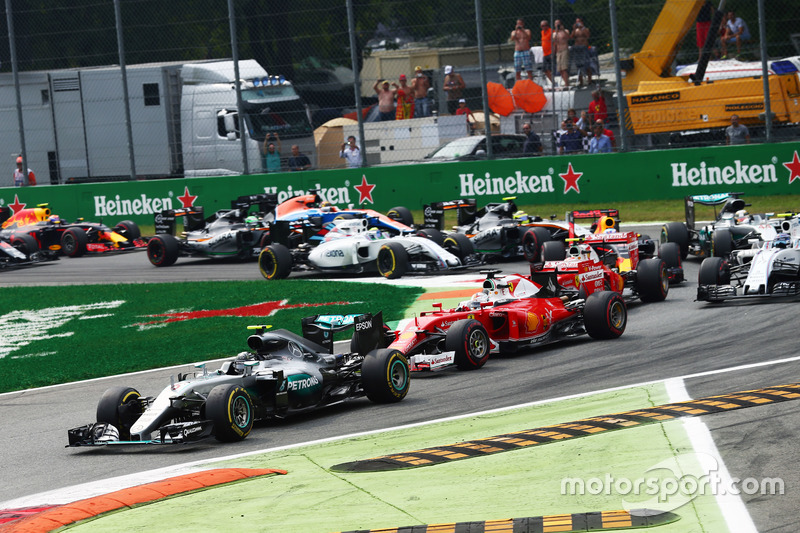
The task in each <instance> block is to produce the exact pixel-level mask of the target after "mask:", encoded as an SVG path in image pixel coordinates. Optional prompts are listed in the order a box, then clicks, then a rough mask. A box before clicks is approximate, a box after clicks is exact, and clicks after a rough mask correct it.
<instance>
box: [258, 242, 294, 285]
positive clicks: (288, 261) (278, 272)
mask: <svg viewBox="0 0 800 533" xmlns="http://www.w3.org/2000/svg"><path fill="white" fill-rule="evenodd" d="M292 263H293V261H292V252H290V251H289V249H288V248H287V247H286V246H284V245H282V244H279V243H277V242H276V243H275V244H270V245H269V246H266V247H265V248H264V249H263V250H261V253H260V254H258V269H259V270H260V271H261V275H262V276H264V277H265V278H267V279H284V278H287V277H289V274H291V272H292Z"/></svg>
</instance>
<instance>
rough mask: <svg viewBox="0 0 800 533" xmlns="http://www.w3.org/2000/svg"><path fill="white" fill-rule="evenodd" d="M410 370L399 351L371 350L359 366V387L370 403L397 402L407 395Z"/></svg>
mask: <svg viewBox="0 0 800 533" xmlns="http://www.w3.org/2000/svg"><path fill="white" fill-rule="evenodd" d="M410 381H411V370H410V369H409V368H408V359H406V356H405V355H403V352H401V351H400V350H393V349H382V350H373V351H371V352H370V353H368V354H367V356H366V357H365V358H364V362H363V363H362V364H361V386H362V387H363V389H364V393H365V394H366V395H367V398H369V399H370V401H372V402H375V403H394V402H399V401H400V400H402V399H403V398H405V397H406V394H408V387H409V384H410Z"/></svg>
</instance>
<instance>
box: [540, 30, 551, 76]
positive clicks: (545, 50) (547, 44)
mask: <svg viewBox="0 0 800 533" xmlns="http://www.w3.org/2000/svg"><path fill="white" fill-rule="evenodd" d="M540 26H541V28H542V55H543V56H544V59H543V60H542V67H543V68H544V75H545V76H547V79H549V80H550V83H552V82H553V56H552V53H553V28H551V27H550V23H549V22H547V21H546V20H543V21H542V22H541V24H540Z"/></svg>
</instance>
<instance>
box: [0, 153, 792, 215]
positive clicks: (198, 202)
mask: <svg viewBox="0 0 800 533" xmlns="http://www.w3.org/2000/svg"><path fill="white" fill-rule="evenodd" d="M799 150H800V145H798V144H797V143H781V144H759V145H744V146H736V147H727V146H720V147H713V148H687V149H675V150H659V151H649V152H635V153H624V154H623V153H619V154H615V153H612V154H597V155H585V154H582V155H574V156H567V155H563V156H549V157H532V158H519V159H503V160H498V161H476V162H463V163H426V164H416V165H404V166H387V167H375V168H364V169H342V170H322V171H308V172H292V173H289V172H286V173H277V174H260V175H251V176H225V177H219V178H181V179H164V180H147V181H129V182H114V183H89V184H75V185H57V186H54V185H47V186H37V187H22V188H2V189H0V207H2V206H7V207H10V208H11V210H12V211H13V212H16V211H18V210H19V209H22V208H23V207H34V206H36V205H38V204H43V203H47V204H49V206H50V208H51V210H52V211H53V213H55V214H58V215H60V216H61V217H62V218H66V219H75V218H78V217H83V218H85V219H87V220H92V221H103V222H106V223H109V224H115V223H117V222H119V221H120V220H133V221H134V222H137V223H139V224H152V221H153V215H154V214H155V213H157V212H159V211H161V210H163V209H171V208H173V209H174V208H180V207H189V206H203V207H204V208H205V212H206V213H207V214H210V213H213V212H215V211H216V210H218V209H225V208H229V207H230V202H231V200H233V199H235V198H236V197H238V196H241V195H249V194H256V193H260V192H270V193H277V194H278V196H279V200H280V201H283V200H285V199H287V198H290V197H292V196H296V195H298V194H302V193H304V192H307V191H309V190H311V189H315V190H317V191H318V192H319V194H320V195H321V196H322V198H323V199H324V200H325V201H327V202H330V203H331V204H335V205H338V206H340V207H346V206H351V205H352V206H354V207H370V208H373V209H377V210H379V211H386V210H388V209H390V208H392V207H395V206H406V207H408V208H410V209H419V208H421V207H422V205H423V204H425V203H428V202H434V201H441V200H454V199H457V198H475V199H476V200H477V201H478V205H479V206H480V205H483V204H485V203H487V202H491V201H498V200H500V199H502V198H503V197H508V196H515V197H516V198H517V204H521V205H527V204H533V205H535V204H543V203H570V204H575V205H576V207H577V206H580V204H581V203H588V202H593V203H598V202H600V203H603V204H606V205H609V206H613V205H614V202H617V201H635V200H651V199H664V198H675V199H676V200H677V199H680V198H683V197H684V196H686V195H688V194H706V193H717V192H743V193H745V194H747V195H752V196H758V195H773V194H796V193H800V157H798V151H799Z"/></svg>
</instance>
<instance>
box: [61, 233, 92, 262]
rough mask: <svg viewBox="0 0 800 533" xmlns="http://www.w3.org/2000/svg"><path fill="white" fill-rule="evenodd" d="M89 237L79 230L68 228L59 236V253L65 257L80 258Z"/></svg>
mask: <svg viewBox="0 0 800 533" xmlns="http://www.w3.org/2000/svg"><path fill="white" fill-rule="evenodd" d="M88 244H89V237H87V236H86V232H85V231H83V229H81V228H69V229H67V230H66V231H64V233H62V234H61V251H62V252H64V255H66V256H67V257H80V256H82V255H83V254H85V253H86V246H87V245H88Z"/></svg>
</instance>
